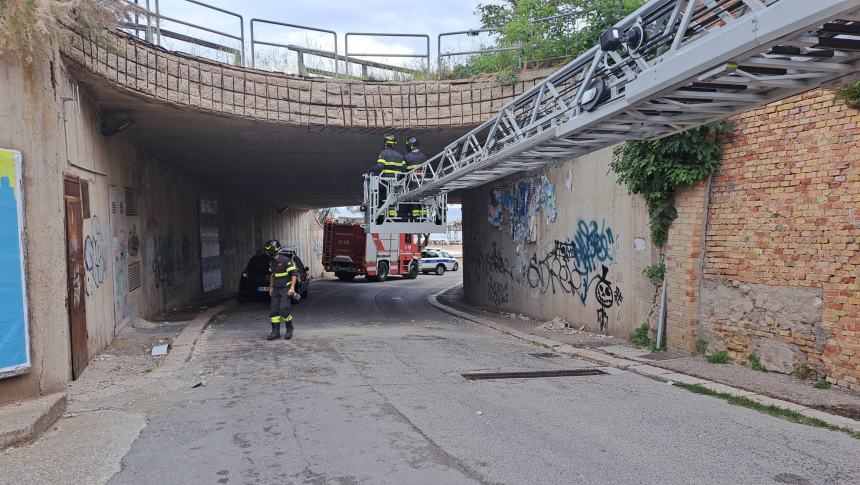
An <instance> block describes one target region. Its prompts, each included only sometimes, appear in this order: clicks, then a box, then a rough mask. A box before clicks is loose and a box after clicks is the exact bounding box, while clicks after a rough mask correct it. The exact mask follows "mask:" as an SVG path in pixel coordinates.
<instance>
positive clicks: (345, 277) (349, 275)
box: [334, 271, 355, 281]
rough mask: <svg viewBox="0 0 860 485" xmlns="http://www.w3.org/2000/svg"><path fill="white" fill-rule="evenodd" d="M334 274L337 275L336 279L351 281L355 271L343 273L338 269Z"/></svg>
mask: <svg viewBox="0 0 860 485" xmlns="http://www.w3.org/2000/svg"><path fill="white" fill-rule="evenodd" d="M334 275H335V276H337V279H339V280H341V281H352V280H354V279H355V273H345V272H340V271H338V272H337V273H335V274H334Z"/></svg>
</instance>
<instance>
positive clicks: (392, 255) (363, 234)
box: [322, 219, 421, 281]
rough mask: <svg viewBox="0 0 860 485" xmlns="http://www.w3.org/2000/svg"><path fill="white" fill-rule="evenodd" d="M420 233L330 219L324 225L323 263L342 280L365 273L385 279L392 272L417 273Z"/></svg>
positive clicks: (405, 275)
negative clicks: (383, 231) (384, 231)
mask: <svg viewBox="0 0 860 485" xmlns="http://www.w3.org/2000/svg"><path fill="white" fill-rule="evenodd" d="M419 240H420V238H419V236H418V234H404V233H392V234H381V233H372V232H367V231H366V230H365V228H364V227H363V226H362V225H361V224H354V223H339V222H337V221H334V220H332V219H327V220H326V221H325V224H324V226H323V256H322V263H323V266H324V267H325V270H326V271H329V272H334V274H335V276H337V277H338V279H340V280H342V281H351V280H353V279H354V278H355V277H356V276H365V277H366V278H367V279H369V280H371V281H385V280H386V279H388V277H389V276H390V275H400V276H402V277H403V278H406V279H414V278H417V277H418V273H419V270H420V267H419V259H420V258H421V245H420V242H419Z"/></svg>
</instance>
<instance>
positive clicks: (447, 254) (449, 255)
mask: <svg viewBox="0 0 860 485" xmlns="http://www.w3.org/2000/svg"><path fill="white" fill-rule="evenodd" d="M442 256H445V257H446V258H450V257H451V253H446V252H445V251H442Z"/></svg>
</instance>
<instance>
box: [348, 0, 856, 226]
mask: <svg viewBox="0 0 860 485" xmlns="http://www.w3.org/2000/svg"><path fill="white" fill-rule="evenodd" d="M858 67H860V0H651V1H649V2H647V3H646V4H645V5H643V6H642V7H641V8H640V9H638V10H637V11H636V12H634V13H632V14H631V15H629V16H628V17H627V18H625V19H624V20H622V21H621V22H619V23H618V24H616V25H615V26H614V27H613V28H611V29H609V30H608V31H607V32H605V33H604V34H603V35H602V36H601V37H600V42H599V45H597V46H595V47H593V48H592V49H590V50H589V51H588V52H586V53H585V54H583V55H581V56H579V57H578V58H577V59H575V60H574V61H572V62H570V63H569V64H567V65H566V66H564V67H562V68H561V69H559V70H558V71H556V72H555V73H553V74H552V75H550V76H549V77H547V78H546V79H544V80H543V81H542V82H541V83H539V84H537V85H535V86H534V87H533V88H531V89H529V90H528V91H526V92H525V93H523V94H522V95H520V96H519V97H517V98H516V99H514V100H513V101H511V102H509V103H508V104H507V105H506V106H504V107H503V108H502V109H501V110H500V111H499V113H498V114H496V115H495V116H494V117H493V118H491V119H489V120H487V121H486V122H484V123H483V124H481V125H480V126H478V127H477V128H475V129H474V130H472V131H470V132H468V133H466V134H465V135H463V136H462V137H460V138H459V139H457V140H456V141H454V142H453V143H451V144H450V145H448V146H447V147H445V149H444V150H443V151H442V152H441V153H439V154H438V155H436V156H434V157H433V158H431V159H430V160H428V161H427V162H426V163H425V164H424V165H422V166H421V167H419V168H418V169H417V170H415V171H414V172H412V173H409V174H404V175H401V176H399V177H398V178H397V179H394V180H390V181H384V183H387V184H389V185H390V186H389V187H386V188H387V189H388V190H387V197H386V198H385V200H380V199H379V197H378V195H379V190H378V184H379V183H382V182H380V181H379V179H378V177H376V180H372V179H373V177H370V178H368V179H367V180H366V183H365V204H366V207H367V222H368V224H371V225H374V224H375V223H376V222H377V220H376V218H375V216H376V215H378V214H379V213H380V212H379V211H382V212H383V219H382V224H381V225H377V227H375V228H374V230H375V231H378V232H395V231H398V229H397V228H398V227H403V228H404V229H405V228H407V227H409V228H411V229H414V230H405V231H403V232H443V231H440V230H436V228H440V227H441V228H442V229H444V227H445V203H446V198H445V196H446V194H447V193H449V192H451V191H455V190H459V189H466V188H470V187H477V186H480V185H483V184H486V183H488V182H491V181H493V180H497V179H499V178H502V177H505V176H507V175H510V174H513V173H517V172H524V171H529V170H533V169H537V168H540V167H544V166H547V165H551V164H555V163H560V162H564V161H567V160H570V159H572V158H575V157H578V156H581V155H585V154H587V153H590V152H593V151H596V150H599V149H602V148H605V147H608V146H612V145H615V144H617V143H620V142H624V141H627V140H642V139H654V138H660V137H664V136H667V135H671V134H673V133H677V132H680V131H683V130H687V129H690V128H694V127H697V126H700V125H702V124H705V123H708V122H710V121H714V120H718V119H722V118H725V117H727V116H730V115H732V114H735V113H739V112H743V111H747V110H749V109H752V108H755V107H757V106H761V105H764V104H767V103H770V102H773V101H776V100H779V99H784V98H787V97H790V96H793V95H795V94H799V93H802V92H805V91H808V90H811V89H814V88H817V87H833V86H837V85H840V84H844V83H847V82H850V81H853V80H856V79H857V78H858V76H857V71H858ZM375 184H376V185H375ZM404 204H406V205H409V204H419V205H421V207H425V208H426V210H427V211H428V215H427V216H426V217H422V218H420V220H413V222H411V223H410V222H408V221H404V220H403V219H402V218H397V217H393V218H390V217H389V216H388V215H387V214H389V212H388V211H389V210H391V209H392V208H393V210H394V212H392V213H397V211H398V208H400V207H402V206H403V205H404ZM430 214H432V216H431V215H430ZM439 217H441V221H440V220H439ZM437 222H439V224H436V223H437ZM409 224H412V226H408V225H409ZM381 226H390V227H391V228H392V229H386V228H385V227H381ZM428 229H429V230H428Z"/></svg>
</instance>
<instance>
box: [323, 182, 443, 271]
mask: <svg viewBox="0 0 860 485" xmlns="http://www.w3.org/2000/svg"><path fill="white" fill-rule="evenodd" d="M406 183H407V181H406V180H405V179H398V180H396V181H395V180H385V179H381V178H380V177H378V176H366V178H365V183H364V201H365V203H364V206H363V207H364V223H354V222H342V221H338V220H334V219H331V218H328V219H326V220H325V222H324V225H323V255H322V263H323V266H324V267H325V270H326V271H328V272H333V273H334V274H335V276H337V278H338V279H340V280H342V281H352V280H353V279H355V277H356V276H364V277H365V278H367V279H369V280H371V281H385V280H387V279H388V277H389V276H391V275H400V276H402V277H403V278H405V279H414V278H417V277H418V274H419V273H420V271H421V268H420V265H419V260H420V259H421V249H422V248H423V247H424V246H426V245H427V242H428V241H429V237H428V236H429V234H430V233H434V232H445V229H446V226H445V224H446V223H445V219H446V215H447V214H446V213H447V196H446V195H439V196H437V197H434V198H430V199H428V200H427V201H422V202H411V203H403V204H396V203H390V202H389V200H390V198H393V196H394V195H395V194H398V193H401V192H402V191H403V190H404V189H405V187H406V186H405V184H406ZM381 184H390V186H389V187H386V188H385V189H384V190H383V193H387V194H389V195H390V196H391V197H387V198H386V200H379V194H380V191H379V186H380V185H381Z"/></svg>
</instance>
